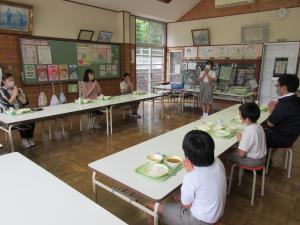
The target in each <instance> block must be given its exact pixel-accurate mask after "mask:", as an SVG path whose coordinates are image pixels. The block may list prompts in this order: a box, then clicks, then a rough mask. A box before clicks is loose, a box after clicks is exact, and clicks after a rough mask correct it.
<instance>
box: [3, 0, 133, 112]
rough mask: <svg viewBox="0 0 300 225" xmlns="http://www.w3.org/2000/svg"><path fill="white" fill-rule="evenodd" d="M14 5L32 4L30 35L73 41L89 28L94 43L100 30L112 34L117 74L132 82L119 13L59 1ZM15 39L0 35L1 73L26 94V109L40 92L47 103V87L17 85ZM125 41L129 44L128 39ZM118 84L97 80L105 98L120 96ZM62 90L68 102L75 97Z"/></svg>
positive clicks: (18, 62)
mask: <svg viewBox="0 0 300 225" xmlns="http://www.w3.org/2000/svg"><path fill="white" fill-rule="evenodd" d="M18 3H25V4H30V5H33V35H34V36H46V37H50V38H51V37H54V38H55V37H57V38H68V39H77V36H78V33H79V30H80V29H90V30H95V31H96V32H95V34H94V38H93V40H96V39H97V36H98V33H99V31H100V30H101V31H111V32H113V36H112V42H119V43H122V44H121V72H122V73H123V72H124V71H127V72H129V73H131V74H132V80H133V81H135V64H130V49H131V48H132V47H134V46H131V45H130V44H129V43H128V44H124V43H123V12H120V13H119V12H111V11H107V10H102V9H97V8H93V7H88V6H82V5H78V4H72V3H68V2H64V1H62V0H51V1H48V0H19V1H18ZM127 20H128V21H129V19H127ZM128 27H129V25H125V29H128ZM127 32H128V31H127ZM19 37H20V36H19V35H15V34H5V33H2V34H1V33H0V66H1V67H2V68H3V70H4V72H10V73H12V74H13V76H14V78H15V80H16V83H17V86H18V87H21V88H22V89H24V91H25V92H26V94H27V95H28V97H29V99H30V106H36V105H37V99H38V94H39V92H40V91H41V90H43V91H44V92H45V93H46V96H47V98H48V101H50V98H51V96H52V94H53V93H52V87H51V85H40V86H39V85H34V86H25V85H23V84H22V82H21V71H22V65H21V58H20V49H19ZM127 41H129V39H128V38H127ZM119 82H120V79H119V78H117V79H108V80H100V81H99V83H100V86H101V88H102V90H103V93H104V94H105V95H118V94H120V88H119ZM62 88H63V90H64V92H65V94H66V96H67V100H68V101H69V102H70V101H74V99H75V98H77V97H78V94H69V93H67V85H66V84H63V85H62ZM59 92H60V87H59V85H55V93H56V95H59Z"/></svg>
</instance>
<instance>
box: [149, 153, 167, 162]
mask: <svg viewBox="0 0 300 225" xmlns="http://www.w3.org/2000/svg"><path fill="white" fill-rule="evenodd" d="M163 158H164V157H163V156H162V155H161V154H157V153H154V154H151V155H148V156H147V160H148V162H150V163H160V162H161V161H162V160H163Z"/></svg>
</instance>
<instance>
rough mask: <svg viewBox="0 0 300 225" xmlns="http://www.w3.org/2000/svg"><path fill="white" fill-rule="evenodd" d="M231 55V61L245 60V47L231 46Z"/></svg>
mask: <svg viewBox="0 0 300 225" xmlns="http://www.w3.org/2000/svg"><path fill="white" fill-rule="evenodd" d="M229 55H230V58H231V59H243V57H244V45H230V46H229Z"/></svg>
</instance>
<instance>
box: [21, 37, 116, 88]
mask: <svg viewBox="0 0 300 225" xmlns="http://www.w3.org/2000/svg"><path fill="white" fill-rule="evenodd" d="M20 50H21V57H22V63H23V76H22V78H23V82H24V83H25V84H43V83H46V84H47V83H55V82H76V81H78V80H82V79H83V74H84V71H85V70H86V69H92V70H93V71H94V73H95V76H96V79H112V78H118V77H120V69H121V57H120V45H118V44H98V43H82V42H76V41H73V40H70V41H68V40H50V39H32V38H20Z"/></svg>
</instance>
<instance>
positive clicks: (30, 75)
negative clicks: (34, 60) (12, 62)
mask: <svg viewBox="0 0 300 225" xmlns="http://www.w3.org/2000/svg"><path fill="white" fill-rule="evenodd" d="M24 72H25V79H35V66H34V65H24Z"/></svg>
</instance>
